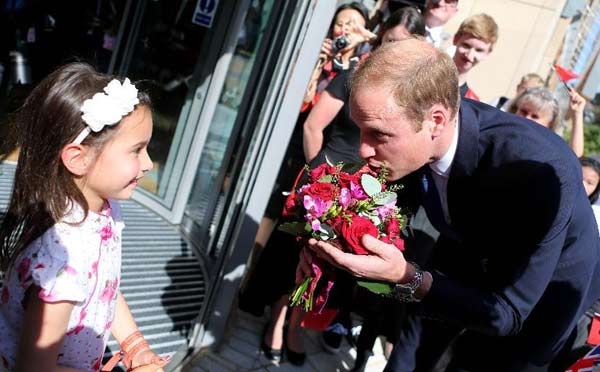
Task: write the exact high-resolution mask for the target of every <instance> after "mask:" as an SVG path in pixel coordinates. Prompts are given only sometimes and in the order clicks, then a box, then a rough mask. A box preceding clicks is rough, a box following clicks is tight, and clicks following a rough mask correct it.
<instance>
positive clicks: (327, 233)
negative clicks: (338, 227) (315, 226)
mask: <svg viewBox="0 0 600 372" xmlns="http://www.w3.org/2000/svg"><path fill="white" fill-rule="evenodd" d="M319 233H320V237H321V240H325V241H327V240H329V239H335V238H336V236H335V231H333V228H332V227H331V226H329V225H327V224H324V223H322V224H321V229H319Z"/></svg>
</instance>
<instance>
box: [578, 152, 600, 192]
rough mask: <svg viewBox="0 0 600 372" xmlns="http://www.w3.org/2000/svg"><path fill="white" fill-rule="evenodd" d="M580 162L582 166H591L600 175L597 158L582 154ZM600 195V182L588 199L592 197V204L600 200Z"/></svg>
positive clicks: (599, 164)
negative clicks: (599, 198)
mask: <svg viewBox="0 0 600 372" xmlns="http://www.w3.org/2000/svg"><path fill="white" fill-rule="evenodd" d="M579 163H581V167H582V168H583V167H590V168H592V169H593V170H594V172H596V173H598V175H599V176H600V163H598V162H597V161H596V160H595V159H593V158H589V157H587V156H582V157H580V158H579ZM599 196H600V183H598V185H596V188H595V189H594V191H593V192H592V193H591V194H590V196H588V199H590V203H591V204H594V203H595V202H596V201H597V200H598V197H599Z"/></svg>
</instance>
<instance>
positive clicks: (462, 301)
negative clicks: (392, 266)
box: [388, 100, 600, 371]
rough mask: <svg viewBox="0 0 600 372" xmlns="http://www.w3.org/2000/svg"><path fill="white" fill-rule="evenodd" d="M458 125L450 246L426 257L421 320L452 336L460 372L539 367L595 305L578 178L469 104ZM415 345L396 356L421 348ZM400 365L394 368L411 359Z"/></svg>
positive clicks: (551, 146)
mask: <svg viewBox="0 0 600 372" xmlns="http://www.w3.org/2000/svg"><path fill="white" fill-rule="evenodd" d="M459 115H460V128H459V138H458V147H457V151H456V155H455V158H454V161H453V163H452V168H451V171H450V176H449V179H448V188H447V199H448V209H449V214H450V222H451V228H452V230H453V231H454V232H455V233H456V234H455V235H456V236H457V237H456V236H455V237H454V238H449V237H448V236H444V234H443V233H442V235H441V236H440V239H439V240H438V243H437V244H436V246H435V248H434V251H433V257H432V260H431V264H430V267H429V270H430V271H431V272H432V275H433V285H432V287H431V290H430V291H429V293H428V294H427V296H426V297H425V298H424V300H423V301H422V303H421V308H422V311H423V315H424V316H426V317H431V318H434V319H441V320H443V322H444V324H446V325H450V326H451V327H455V329H457V330H458V329H462V332H463V333H462V334H461V336H460V337H459V340H460V339H462V340H463V341H464V345H468V347H467V349H468V353H469V354H471V356H470V357H469V358H468V359H469V362H468V363H466V364H467V365H466V367H468V369H469V370H474V371H479V370H481V371H490V370H506V371H517V370H519V368H518V367H517V366H519V365H522V362H525V363H531V364H533V365H540V366H541V365H546V364H547V363H548V362H550V361H551V360H552V359H553V357H554V356H555V355H556V353H557V352H558V351H559V349H560V347H561V346H562V345H563V344H564V342H565V340H566V338H567V337H568V335H569V333H570V331H571V330H572V329H573V327H574V326H575V324H576V321H577V319H578V318H579V316H580V315H581V314H582V313H583V312H584V311H585V310H586V309H587V308H588V307H589V306H590V305H591V304H592V302H593V301H594V300H595V299H597V298H598V297H600V290H599V289H600V282H599V281H598V278H600V272H599V257H600V239H599V237H598V231H597V227H596V222H595V219H594V215H593V212H592V210H591V207H590V202H589V201H588V198H587V196H586V194H585V190H584V188H583V184H582V176H581V166H580V164H579V161H578V159H577V158H576V157H575V155H574V154H573V151H571V149H570V148H569V147H568V146H567V145H566V144H565V142H564V141H563V139H562V138H560V137H558V136H556V135H555V134H554V133H552V132H551V131H550V130H548V129H546V128H544V127H542V126H541V125H539V124H536V123H533V122H531V121H529V120H526V119H522V118H519V117H516V116H514V115H511V114H507V113H504V112H502V111H500V110H497V109H495V108H493V107H491V106H488V105H486V104H483V103H477V102H475V101H470V100H465V101H463V102H462V103H461V107H460V112H459ZM424 205H426V203H424ZM426 209H427V208H426ZM428 213H429V211H428ZM439 230H443V229H441V228H440V229H439ZM417 249H418V247H417ZM413 331H414V329H413ZM440 331H441V330H440ZM414 336H415V335H414V332H413V333H412V334H411V333H410V332H408V334H407V333H406V332H405V333H404V334H403V335H402V336H401V340H400V342H399V344H402V342H406V345H410V344H411V340H410V338H411V337H413V340H412V341H413V343H414V344H415V345H416V346H418V345H421V344H422V343H427V342H430V340H427V339H426V338H425V336H423V339H419V340H418V341H417V342H414V341H415V340H414ZM402 338H404V340H403V339H402ZM459 345H460V341H459ZM399 349H402V348H399ZM398 351H399V352H400V350H398ZM403 353H404V354H406V355H404V356H402V355H395V358H396V359H398V358H399V359H402V358H405V359H406V358H408V359H410V358H412V356H411V355H409V353H407V351H406V350H404V351H403ZM395 354H396V353H395ZM392 359H394V358H392ZM396 362H398V360H396V361H394V360H392V361H391V362H390V364H389V365H388V370H403V369H402V368H400V367H398V368H390V367H393V365H394V363H396ZM410 363H411V362H410V361H409V362H407V364H402V363H399V364H398V366H400V365H410ZM491 366H495V367H494V368H492V367H491ZM501 366H504V367H501ZM496 367H497V368H496ZM412 368H413V369H414V366H413V367H412ZM407 370H410V368H408V369H407Z"/></svg>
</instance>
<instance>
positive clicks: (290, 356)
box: [283, 326, 306, 367]
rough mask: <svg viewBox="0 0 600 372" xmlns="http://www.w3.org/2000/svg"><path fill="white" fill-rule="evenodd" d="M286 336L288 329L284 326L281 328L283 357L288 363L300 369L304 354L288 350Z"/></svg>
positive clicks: (304, 357)
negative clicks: (284, 356)
mask: <svg viewBox="0 0 600 372" xmlns="http://www.w3.org/2000/svg"><path fill="white" fill-rule="evenodd" d="M287 335H288V327H287V326H285V327H284V328H283V342H284V344H283V347H284V349H285V355H286V357H287V360H288V362H290V363H292V364H293V365H295V366H297V367H301V366H302V365H304V361H305V360H306V353H305V352H304V353H298V352H296V351H294V350H292V349H290V347H289V346H288V341H287Z"/></svg>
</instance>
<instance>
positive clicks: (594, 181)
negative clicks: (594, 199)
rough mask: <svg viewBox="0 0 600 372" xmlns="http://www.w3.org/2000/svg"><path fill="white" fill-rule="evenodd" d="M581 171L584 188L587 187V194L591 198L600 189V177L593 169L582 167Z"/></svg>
mask: <svg viewBox="0 0 600 372" xmlns="http://www.w3.org/2000/svg"><path fill="white" fill-rule="evenodd" d="M581 171H582V172H583V187H585V193H586V194H587V196H588V197H589V196H590V195H592V193H593V192H594V190H596V187H598V183H599V182H600V175H599V174H598V173H596V171H595V170H594V168H592V167H581Z"/></svg>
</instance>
